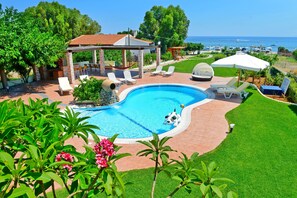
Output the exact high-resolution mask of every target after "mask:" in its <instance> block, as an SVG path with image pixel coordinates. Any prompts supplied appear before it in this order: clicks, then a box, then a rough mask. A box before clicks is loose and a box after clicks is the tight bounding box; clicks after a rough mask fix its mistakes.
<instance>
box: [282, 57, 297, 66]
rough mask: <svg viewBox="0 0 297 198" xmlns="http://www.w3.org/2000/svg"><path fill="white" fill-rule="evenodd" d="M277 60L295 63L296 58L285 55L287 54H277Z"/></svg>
mask: <svg viewBox="0 0 297 198" xmlns="http://www.w3.org/2000/svg"><path fill="white" fill-rule="evenodd" d="M278 61H282V62H283V61H285V62H289V63H295V64H296V63H297V60H296V59H295V58H293V57H287V56H278Z"/></svg>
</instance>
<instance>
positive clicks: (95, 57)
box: [92, 50, 97, 64]
mask: <svg viewBox="0 0 297 198" xmlns="http://www.w3.org/2000/svg"><path fill="white" fill-rule="evenodd" d="M96 53H97V51H96V50H93V60H92V61H93V63H94V64H97V54H96Z"/></svg>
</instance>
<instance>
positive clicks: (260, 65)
mask: <svg viewBox="0 0 297 198" xmlns="http://www.w3.org/2000/svg"><path fill="white" fill-rule="evenodd" d="M269 65H270V64H269V62H267V61H264V60H261V59H259V58H256V57H254V56H251V55H248V54H245V53H242V52H237V53H236V54H235V55H233V56H229V57H226V58H222V59H220V60H217V61H215V62H213V63H212V64H211V66H212V67H232V68H238V69H246V70H252V71H260V70H262V69H265V68H266V67H269ZM239 79H240V70H239V72H238V82H239Z"/></svg>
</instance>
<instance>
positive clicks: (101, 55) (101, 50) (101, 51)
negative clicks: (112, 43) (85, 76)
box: [99, 49, 105, 76]
mask: <svg viewBox="0 0 297 198" xmlns="http://www.w3.org/2000/svg"><path fill="white" fill-rule="evenodd" d="M99 57H100V60H99V62H100V75H102V76H104V75H105V65H104V50H103V49H100V50H99Z"/></svg>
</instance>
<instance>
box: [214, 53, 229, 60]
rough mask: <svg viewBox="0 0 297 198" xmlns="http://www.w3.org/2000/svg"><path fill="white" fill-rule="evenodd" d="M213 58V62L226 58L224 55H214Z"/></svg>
mask: <svg viewBox="0 0 297 198" xmlns="http://www.w3.org/2000/svg"><path fill="white" fill-rule="evenodd" d="M213 57H214V60H215V61H217V60H220V59H222V58H225V57H226V56H225V55H224V54H216V55H214V56H213Z"/></svg>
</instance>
